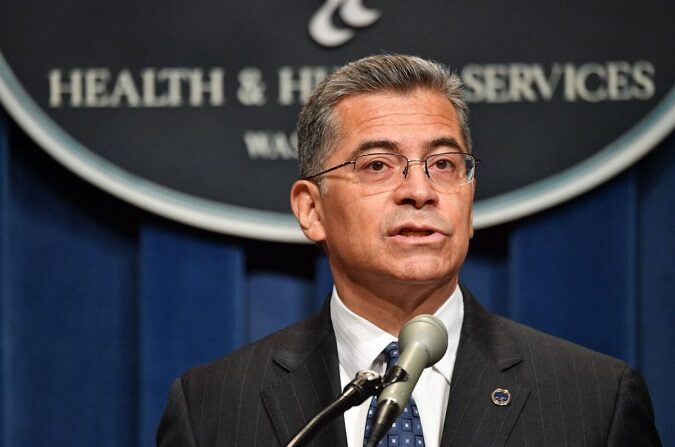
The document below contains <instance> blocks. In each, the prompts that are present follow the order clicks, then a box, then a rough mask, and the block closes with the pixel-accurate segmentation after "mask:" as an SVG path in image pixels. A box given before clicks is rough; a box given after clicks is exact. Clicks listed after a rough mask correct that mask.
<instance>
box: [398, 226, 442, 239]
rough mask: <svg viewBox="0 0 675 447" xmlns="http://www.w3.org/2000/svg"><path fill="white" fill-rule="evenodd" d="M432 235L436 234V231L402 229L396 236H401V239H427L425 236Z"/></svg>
mask: <svg viewBox="0 0 675 447" xmlns="http://www.w3.org/2000/svg"><path fill="white" fill-rule="evenodd" d="M434 233H436V231H433V230H427V229H421V230H419V229H413V228H403V229H401V230H400V231H399V232H398V233H396V234H397V235H398V236H403V237H427V236H431V235H432V234H434Z"/></svg>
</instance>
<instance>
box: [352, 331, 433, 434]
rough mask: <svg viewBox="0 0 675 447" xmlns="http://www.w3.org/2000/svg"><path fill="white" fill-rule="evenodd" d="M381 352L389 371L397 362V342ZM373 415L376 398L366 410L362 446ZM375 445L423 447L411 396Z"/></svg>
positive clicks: (420, 429) (419, 425)
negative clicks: (366, 416) (366, 415)
mask: <svg viewBox="0 0 675 447" xmlns="http://www.w3.org/2000/svg"><path fill="white" fill-rule="evenodd" d="M383 352H384V355H385V358H386V359H387V370H389V368H391V367H392V366H393V365H395V364H396V361H397V360H398V342H397V341H394V342H391V343H389V345H387V347H386V348H384V351H383ZM375 413H377V397H373V400H372V401H371V402H370V408H368V418H367V419H366V430H365V433H364V438H363V443H364V445H365V443H366V442H367V441H368V437H369V436H370V432H371V430H372V429H373V419H374V418H375ZM377 445H378V447H399V446H401V447H424V436H423V435H422V422H421V420H420V414H419V412H418V411H417V405H415V401H414V400H413V398H412V396H411V397H410V399H409V400H408V403H407V404H406V406H405V408H404V409H403V412H402V413H401V415H400V416H399V417H398V418H396V421H395V422H394V424H393V425H392V426H391V428H390V429H389V431H388V432H387V434H386V435H385V436H384V437H383V438H382V439H381V440H380V442H379V443H378V444H377Z"/></svg>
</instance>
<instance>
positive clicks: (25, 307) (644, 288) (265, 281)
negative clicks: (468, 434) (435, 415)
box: [0, 111, 675, 447]
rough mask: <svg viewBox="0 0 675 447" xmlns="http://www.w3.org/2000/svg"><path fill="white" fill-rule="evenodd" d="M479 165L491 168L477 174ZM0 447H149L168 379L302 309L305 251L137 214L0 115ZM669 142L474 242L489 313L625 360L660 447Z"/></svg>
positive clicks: (307, 283)
mask: <svg viewBox="0 0 675 447" xmlns="http://www.w3.org/2000/svg"><path fill="white" fill-rule="evenodd" d="M486 162H488V163H489V160H487V161H486ZM0 198H1V202H0V287H1V288H0V312H1V315H0V318H1V320H0V321H1V323H0V324H1V332H0V342H1V346H2V362H1V365H2V366H1V371H0V381H1V382H0V383H1V387H0V402H2V406H1V407H0V430H1V432H2V445H3V446H7V447H10V446H11V447H13V446H47V445H49V446H54V447H58V446H63V447H76V446H82V447H85V446H86V447H89V446H92V445H96V446H101V447H104V446H134V445H135V446H151V445H154V431H155V428H156V425H157V423H158V421H159V418H160V415H161V412H162V409H163V406H164V402H165V399H166V394H167V391H168V388H169V386H170V383H171V381H172V380H173V379H174V378H175V377H177V376H178V375H179V374H181V372H183V371H184V370H185V369H187V368H188V367H190V366H192V365H195V364H197V363H200V362H206V361H209V360H211V359H213V358H215V357H218V356H221V355H223V354H226V353H228V352H230V351H232V350H233V349H235V348H237V347H238V346H241V345H242V344H243V343H245V342H247V341H250V340H254V339H256V338H259V337H261V336H263V335H265V334H267V333H269V332H271V331H273V330H275V329H277V328H280V327H282V326H285V325H287V324H289V323H291V322H294V321H296V320H298V319H300V318H302V317H304V316H306V315H307V314H309V313H310V312H312V311H314V310H316V309H317V308H318V307H319V306H320V305H321V303H322V302H323V300H324V299H325V297H326V295H327V293H328V292H329V290H330V287H331V278H330V272H329V270H328V266H327V263H326V260H325V259H324V257H323V256H322V255H321V253H320V252H319V251H318V250H317V249H316V248H315V247H313V246H310V245H289V244H280V243H272V242H260V241H251V240H245V239H239V238H235V237H228V236H223V235H217V234H212V233H208V232H205V231H200V230H196V229H192V228H188V227H185V226H182V225H179V224H176V223H172V222H169V221H167V220H164V219H162V218H159V217H156V216H153V215H150V214H148V213H146V212H144V211H141V210H138V209H136V208H134V207H132V206H130V205H128V204H126V203H123V202H122V201H120V200H117V199H115V198H114V197H111V196H110V195H108V194H106V193H104V192H102V191H100V190H98V189H96V188H95V187H93V186H90V185H89V184H87V183H85V182H84V181H82V180H80V179H79V178H77V177H76V176H75V175H73V174H71V173H70V172H69V171H67V170H66V169H64V168H63V167H61V166H60V165H59V164H57V163H56V162H55V161H53V160H52V159H51V158H50V157H49V156H47V155H46V154H45V153H44V152H43V151H42V150H40V149H39V148H38V147H37V146H36V145H35V144H34V143H33V142H32V141H31V140H29V139H28V137H26V136H25V134H24V133H23V132H22V131H21V130H19V128H18V127H17V126H16V125H15V124H14V123H13V122H12V120H11V119H10V118H8V117H7V115H6V114H4V113H3V112H2V111H0ZM674 224H675V137H674V136H673V135H670V136H669V137H668V138H667V139H666V140H665V141H663V142H662V143H661V144H660V145H659V146H658V147H657V148H656V149H654V151H653V152H651V153H650V154H649V155H648V156H647V157H645V158H644V159H643V160H642V161H640V162H639V163H638V164H637V165H635V166H634V167H632V168H631V169H629V170H628V171H626V172H624V173H623V174H621V175H619V176H618V177H616V178H615V179H613V180H612V181H610V182H608V183H606V184H604V185H602V186H601V187H599V188H597V189H595V190H594V191H591V192H589V193H587V194H585V195H583V196H582V197H579V198H577V199H576V200H573V201H571V202H569V203H566V204H563V205H561V206H558V207H555V208H553V209H551V210H548V211H545V212H542V213H539V214H537V215H535V216H531V217H528V218H525V219H521V220H519V221H516V222H512V223H509V224H505V225H500V226H498V227H494V228H490V229H486V230H480V231H478V232H477V233H476V235H475V237H474V239H473V241H472V247H471V251H470V255H469V259H468V260H467V263H466V265H465V267H464V269H463V271H462V275H461V277H462V281H463V282H464V283H465V284H467V285H468V286H469V287H470V288H471V289H472V290H473V291H474V293H475V294H476V295H477V297H479V299H480V300H481V301H482V302H483V304H484V305H486V306H487V307H488V308H490V309H492V310H493V311H496V312H498V313H501V314H503V315H506V316H508V317H510V318H513V319H515V320H518V321H521V322H523V323H525V324H528V325H531V326H534V327H536V328H539V329H541V330H544V331H546V332H549V333H552V334H555V335H558V336H561V337H564V338H567V339H569V340H572V341H575V342H577V343H580V344H583V345H585V346H588V347H590V348H592V349H595V350H598V351H602V352H605V353H607V354H610V355H613V356H616V357H619V358H622V359H625V360H626V361H628V362H629V363H631V364H633V365H635V366H637V367H638V368H639V369H640V370H641V371H642V372H643V373H644V375H645V377H646V380H647V383H648V384H649V386H650V389H651V394H652V398H653V401H654V406H655V409H656V415H657V424H658V427H659V430H660V433H661V436H662V438H663V440H664V445H666V446H668V445H669V446H675V426H674V425H673V424H672V423H669V422H672V421H673V420H674V419H675V417H674V416H675V410H673V405H672V402H673V401H675V385H674V383H675V380H674V379H675V362H673V360H672V356H673V353H675V334H674V333H673V323H674V322H675V304H674V303H673V302H672V301H671V299H672V298H671V297H672V296H673V293H672V291H673V290H675V233H674V232H673V230H672V226H673V225H674Z"/></svg>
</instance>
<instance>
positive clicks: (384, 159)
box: [356, 154, 398, 174]
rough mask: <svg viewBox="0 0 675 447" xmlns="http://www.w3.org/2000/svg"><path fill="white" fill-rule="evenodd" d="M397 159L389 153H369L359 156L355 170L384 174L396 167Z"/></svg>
mask: <svg viewBox="0 0 675 447" xmlns="http://www.w3.org/2000/svg"><path fill="white" fill-rule="evenodd" d="M397 163H398V159H397V157H396V156H391V155H389V154H370V155H364V156H362V157H359V158H358V159H357V161H356V170H357V171H361V172H363V173H367V174H384V173H386V172H390V171H392V170H395V169H396V168H397Z"/></svg>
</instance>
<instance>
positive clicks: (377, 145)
mask: <svg viewBox="0 0 675 447" xmlns="http://www.w3.org/2000/svg"><path fill="white" fill-rule="evenodd" d="M371 149H385V150H388V151H390V152H393V153H395V154H398V153H400V152H401V150H400V148H399V146H398V144H397V143H395V142H394V141H391V140H367V141H364V142H362V143H361V144H359V145H358V147H357V148H356V149H354V150H353V151H352V153H351V154H350V157H351V158H356V157H358V156H359V155H362V154H364V153H366V152H368V151H369V150H371Z"/></svg>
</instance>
